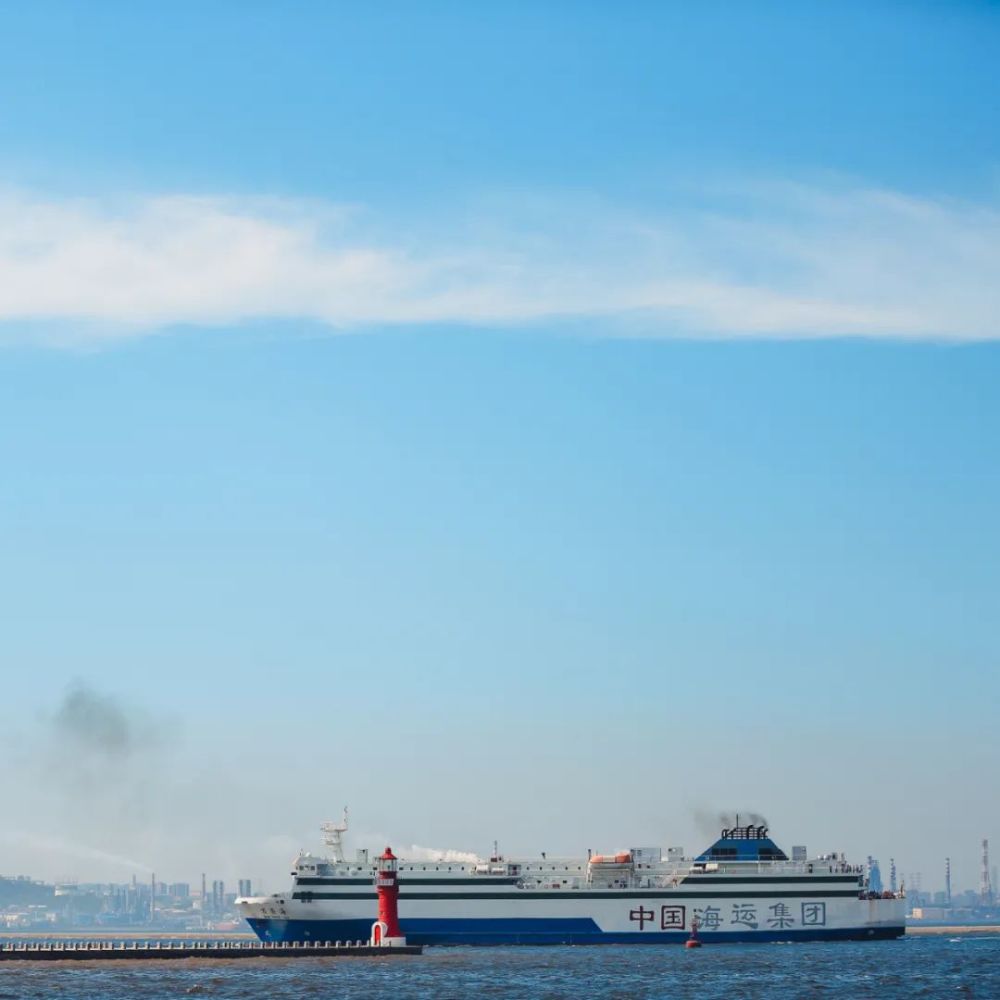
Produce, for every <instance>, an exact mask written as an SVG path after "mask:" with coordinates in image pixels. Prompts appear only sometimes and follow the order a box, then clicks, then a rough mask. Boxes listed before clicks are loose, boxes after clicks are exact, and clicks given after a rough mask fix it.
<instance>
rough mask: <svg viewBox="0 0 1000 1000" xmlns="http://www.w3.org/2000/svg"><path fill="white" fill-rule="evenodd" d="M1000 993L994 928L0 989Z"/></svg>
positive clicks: (440, 951) (425, 958)
mask: <svg viewBox="0 0 1000 1000" xmlns="http://www.w3.org/2000/svg"><path fill="white" fill-rule="evenodd" d="M55 996H59V997H66V998H68V1000H87V998H94V1000H98V998H100V1000H118V998H121V1000H126V998H128V1000H134V998H149V1000H158V998H168V997H169V998H174V997H187V996H201V997H206V998H218V1000H223V998H230V997H231V998H245V997H257V996H259V997H267V998H282V997H288V998H300V997H317V998H325V997H329V998H330V1000H343V998H350V997H379V998H386V1000H390V998H391V1000H395V998H399V1000H405V998H413V997H445V998H451V997H454V998H475V1000H480V998H488V997H538V998H552V1000H556V998H578V997H614V998H623V1000H641V998H645V997H692V998H694V997H697V998H699V1000H744V998H755V997H762V998H763V997H780V998H792V997H796V998H797V997H816V998H824V1000H826V998H830V1000H832V998H852V1000H853V998H859V997H861V998H869V997H871V998H878V1000H895V998H903V997H905V998H907V1000H910V998H914V997H954V998H963V1000H964V998H966V997H980V998H983V1000H998V998H1000V936H990V935H982V936H977V935H969V936H962V937H956V938H949V937H947V936H933V937H907V938H903V939H902V940H899V941H873V942H859V943H853V942H844V941H832V942H827V943H810V944H799V943H796V944H742V945H740V944H725V945H724V944H717V945H712V944H706V945H705V946H704V947H702V948H700V949H685V948H683V947H681V946H679V945H633V946H621V945H606V946H590V947H575V948H570V947H517V948H461V947H459V948H427V949H426V950H425V951H424V954H423V955H422V956H419V957H397V958H391V959H384V958H383V959H370V958H333V959H324V958H299V959H263V958H258V959H238V960H229V961H217V962H211V961H205V960H199V959H185V960H174V961H122V962H100V963H98V962H93V963H86V962H85V963H77V962H58V963H51V964H50V963H46V962H39V963H23V964H21V963H11V964H2V963H0V1000H15V998H16V1000H23V998H30V997H55Z"/></svg>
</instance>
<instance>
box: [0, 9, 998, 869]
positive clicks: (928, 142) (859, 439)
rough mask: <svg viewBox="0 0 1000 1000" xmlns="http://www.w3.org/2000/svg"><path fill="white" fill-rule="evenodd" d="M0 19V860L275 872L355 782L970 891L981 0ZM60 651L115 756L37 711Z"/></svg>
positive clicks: (465, 810) (993, 268) (982, 764)
mask: <svg viewBox="0 0 1000 1000" xmlns="http://www.w3.org/2000/svg"><path fill="white" fill-rule="evenodd" d="M0 29H2V30H0V390H2V391H0V427H2V428H3V430H2V431H0V470H2V474H0V553H2V564H3V567H4V572H3V573H2V574H0V615H2V618H0V626H2V632H0V635H2V640H0V660H2V663H3V665H4V682H5V690H6V694H7V697H6V698H5V699H4V707H2V708H0V718H2V719H3V722H4V726H5V728H6V729H7V733H8V735H7V736H5V742H4V744H3V745H4V746H5V747H6V753H7V754H8V755H9V756H10V759H11V760H13V761H20V762H22V763H24V764H25V769H24V774H25V775H27V777H26V778H25V780H24V781H23V782H21V783H20V784H19V785H15V789H14V791H13V792H12V799H13V801H14V802H15V803H16V804H17V805H18V806H19V808H15V809H13V810H10V811H9V812H8V811H5V818H4V819H3V820H2V821H0V838H2V841H0V843H2V849H3V850H4V851H5V852H6V855H7V861H6V863H5V865H0V867H4V868H10V869H12V870H13V869H23V870H30V871H32V872H34V873H37V874H45V875H49V876H53V875H56V874H66V873H72V874H80V875H84V874H87V873H92V872H97V871H99V872H100V873H102V874H106V875H108V876H110V875H115V874H119V875H120V874H123V873H124V874H128V873H129V870H128V866H127V865H126V866H124V868H123V867H122V865H120V864H118V863H117V862H114V861H113V860H110V861H109V860H108V859H107V858H103V859H102V858H101V857H99V856H98V855H97V854H96V853H95V852H97V851H103V852H104V853H105V854H109V855H115V856H122V857H124V858H128V859H132V861H134V862H135V863H137V864H142V865H149V866H156V867H157V870H158V871H162V872H163V873H164V874H165V875H176V877H191V876H193V875H194V874H196V873H197V872H199V871H200V870H202V868H203V867H206V866H208V867H210V868H211V867H212V866H214V867H215V868H216V869H217V870H218V871H219V872H220V873H223V872H225V873H227V877H235V876H237V875H240V876H242V875H245V874H250V875H253V876H263V877H265V878H266V879H273V880H275V882H280V877H281V873H282V872H283V871H284V867H285V863H286V861H287V858H286V857H285V855H286V854H287V853H288V852H289V851H290V850H292V849H293V848H294V847H297V846H298V845H299V844H300V843H303V844H306V845H307V846H309V845H310V842H313V843H314V842H315V840H317V839H318V838H316V837H314V834H313V832H312V831H313V830H314V828H315V826H316V824H318V822H319V821H320V820H322V819H324V818H327V815H328V814H330V813H333V812H335V811H336V810H337V809H338V808H339V806H340V805H341V803H342V802H343V801H349V802H350V803H351V806H352V808H353V810H354V813H355V817H356V823H357V838H358V842H362V841H363V840H364V839H365V838H366V837H370V838H371V839H373V840H375V839H380V838H382V837H384V836H385V837H391V838H392V839H393V841H394V843H395V842H399V843H402V844H404V846H405V845H407V844H425V845H431V846H440V847H453V848H463V849H471V850H475V849H486V848H488V846H489V844H490V843H491V842H492V839H493V838H494V837H500V838H501V840H502V841H503V840H506V842H507V845H508V847H509V849H511V850H513V849H516V848H519V849H523V850H536V849H537V850H542V849H548V850H550V851H557V850H558V851H570V850H582V849H584V848H586V847H593V848H594V849H603V848H609V849H610V848H613V847H617V846H626V845H627V844H628V843H631V842H638V841H648V842H664V843H665V842H667V841H669V842H671V843H677V842H679V843H683V844H685V846H688V847H690V848H692V849H694V848H697V847H700V846H701V844H700V841H701V839H703V837H704V836H705V831H704V829H703V827H704V823H703V822H702V820H701V819H699V817H701V816H703V815H704V814H705V813H712V812H714V811H719V810H727V809H736V808H744V809H755V810H757V811H759V812H763V813H764V814H766V815H768V816H769V817H770V818H771V821H772V826H773V831H774V833H775V835H776V836H777V838H778V839H779V840H780V841H782V842H785V843H791V842H793V841H794V842H802V841H804V842H807V843H808V844H809V845H810V847H813V848H815V849H817V850H819V849H843V848H846V849H848V850H849V851H850V852H852V853H853V854H854V855H856V856H857V855H860V854H863V853H867V852H869V851H873V852H875V853H877V854H878V855H879V856H880V857H882V858H883V861H885V859H887V858H888V857H889V856H890V855H895V856H896V859H897V862H898V863H899V864H900V867H901V868H902V869H903V870H904V872H909V871H923V872H924V882H925V884H928V883H934V884H936V883H937V882H940V881H941V878H940V877H939V874H940V873H939V871H938V869H942V870H943V862H942V861H941V859H942V858H943V856H944V855H946V854H950V855H951V856H952V858H953V861H954V866H955V870H956V874H957V877H958V878H957V880H958V881H959V882H964V883H965V884H970V885H971V884H973V883H974V880H975V864H976V861H975V857H976V844H977V842H978V839H979V838H980V837H982V836H987V835H992V836H994V837H1000V829H998V827H1000V813H998V811H997V807H996V804H995V802H993V801H992V800H991V799H988V798H987V797H984V796H982V795H981V792H980V789H981V787H982V783H983V778H982V775H983V774H991V773H994V772H995V770H996V767H997V765H998V764H1000V748H998V746H997V741H996V739H995V737H994V735H993V723H994V714H995V712H994V707H993V706H994V705H995V704H996V700H997V696H998V694H1000V691H998V689H997V681H996V671H995V668H996V665H997V660H998V652H1000V647H998V642H997V637H996V628H995V620H996V617H997V611H998V601H1000V571H998V569H997V567H998V566H1000V532H998V529H997V524H996V513H995V512H996V511H997V510H998V509H1000V444H998V442H1000V394H998V392H997V390H996V386H997V384H998V379H1000V346H998V343H997V341H998V333H1000V330H998V328H997V326H996V317H997V316H998V315H1000V312H998V307H1000V295H998V292H997V290H996V287H997V286H998V284H1000V283H998V282H996V280H995V277H996V274H997V272H998V269H1000V211H998V205H997V202H998V176H1000V174H998V163H1000V129H998V128H997V125H996V121H997V111H998V106H997V105H998V88H997V82H996V73H995V66H996V63H997V57H998V55H1000V44H998V43H1000V14H998V12H997V10H996V8H995V7H993V6H992V5H988V4H953V5H949V6H948V7H947V8H945V7H943V6H941V5H930V4H927V5H921V4H906V5H904V4H865V5H860V4H859V5H852V4H843V5H837V6H836V7H834V6H832V5H819V4H795V5H792V4H772V5H754V6H753V8H752V9H751V8H750V7H749V6H746V5H735V4H716V5H712V4H705V5H699V7H698V9H697V10H692V9H690V8H689V7H687V6H682V5H674V6H671V5H658V4H624V5H616V7H615V10H614V11H613V12H612V11H610V9H609V8H607V7H606V5H587V4H560V3H549V4H541V5H535V6H533V7H531V8H529V7H528V5H515V4H504V5H501V4H495V5H493V4H481V5H476V6H475V7H474V8H469V7H468V5H460V4H429V5H424V6H423V7H422V9H421V10H420V11H419V13H418V12H417V11H416V10H415V9H414V8H413V7H412V6H411V5H392V4H384V5H377V6H376V5H360V4H359V5H357V6H355V7H352V6H349V5H335V4H317V5H310V4H298V5H293V6H279V5H268V4H262V3H261V4H224V3H218V4H214V5H211V7H210V8H209V9H207V10H206V9H205V8H204V5H195V4H189V5H188V4H175V5H171V6H170V7H169V9H168V8H165V7H163V6H162V5H153V4H148V5H147V4H114V3H110V2H109V3H104V4H101V5H91V6H89V7H82V6H79V5H70V4H45V3H39V4H34V5H30V6H29V5H22V6H21V7H19V8H16V7H8V8H5V9H4V10H3V12H2V13H0ZM73 683H82V684H83V685H84V686H85V687H86V689H87V690H89V691H91V692H92V693H93V694H94V697H95V698H96V699H97V700H98V703H99V704H101V705H104V707H105V708H108V706H112V707H114V708H115V709H116V710H117V709H120V710H121V711H123V712H125V713H126V714H127V715H128V717H129V718H130V719H132V720H133V729H134V732H133V739H132V741H131V744H130V746H131V747H132V759H129V760H125V761H123V760H110V759H109V760H104V759H103V758H102V757H101V753H102V751H101V748H100V747H96V748H95V747H88V746H77V747H75V749H74V750H73V751H72V752H70V753H68V754H67V753H66V751H65V747H63V746H62V745H61V744H59V743H58V739H57V738H56V736H54V731H53V727H54V725H55V723H54V719H56V718H57V717H58V706H59V704H60V701H61V699H62V698H63V697H64V693H65V692H66V690H67V688H68V686H69V685H71V684H73ZM102 699H103V700H102ZM381 706H385V708H384V710H383V709H382V708H381ZM383 715H384V716H385V718H386V719H387V720H388V722H387V723H386V724H385V725H384V727H383V722H382V720H381V717H382V716H383ZM54 739H55V740H56V742H53V740H54ZM54 751H55V752H54ZM88 755H90V756H89V757H88ZM95 755H96V756H95ZM74 756H76V757H77V758H78V760H77V762H76V763H74V760H73V759H72V758H74ZM39 760H41V761H43V774H42V780H36V779H37V778H38V772H37V767H36V765H35V763H31V764H29V763H27V762H29V761H33V762H37V761H39ZM81 762H82V763H81ZM105 767H106V768H107V769H109V773H113V774H115V775H116V782H115V783H113V784H114V787H113V788H111V789H110V790H109V789H108V788H105V787H102V782H100V781H96V782H94V781H91V780H90V779H92V778H93V777H94V775H95V774H100V773H104V772H103V771H102V768H105ZM77 768H82V770H79V771H78V770H77ZM380 768H382V769H387V770H396V769H399V768H404V769H406V770H407V771H408V772H410V774H409V776H408V778H407V780H406V781H405V782H404V783H403V784H402V786H401V787H398V788H397V790H396V795H395V796H394V798H393V800H392V801H389V802H386V801H384V800H383V799H382V797H381V796H380V795H379V794H377V792H376V791H375V789H373V787H372V774H373V771H378V769H380ZM149 775H155V776H156V777H157V787H158V788H159V790H160V791H159V793H158V794H155V795H153V794H149V793H148V792H142V791H141V789H142V787H143V785H144V784H148V776H149ZM83 779H87V780H86V781H85V780H83ZM81 788H82V789H83V792H81V791H80V789H81ZM122 789H124V790H125V791H124V792H122ZM610 789H615V792H614V793H612V792H610V791H609V790H610ZM81 794H83V795H85V801H86V804H83V803H82V802H81V799H80V796H81ZM234 817H238V819H234ZM110 818H114V822H112V821H111V819H110ZM195 818H196V821H195ZM917 824H920V825H919V830H918V828H917V826H916V825H917ZM39 845H41V846H39ZM81 845H82V846H81ZM74 851H75V852H76V853H75V854H74ZM81 851H82V852H83V853H81ZM88 852H89V853H88Z"/></svg>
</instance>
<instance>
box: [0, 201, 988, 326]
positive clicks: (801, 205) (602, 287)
mask: <svg viewBox="0 0 1000 1000" xmlns="http://www.w3.org/2000/svg"><path fill="white" fill-rule="evenodd" d="M682 194H683V193H682ZM998 278H1000V212H998V211H997V210H996V209H995V208H994V207H993V206H991V205H985V204H970V203H958V202H951V201H944V200H933V199H918V198H913V197H906V196H903V195H900V194H898V193H895V192H891V191H885V190H874V189H869V188H863V187H857V186H853V187H852V186H845V185H843V184H836V183H830V184H826V185H820V184H813V185H805V184H792V183H784V182H782V183H769V184H761V183H758V184H745V185H741V186H736V187H732V186H731V187H729V188H727V189H722V188H719V187H716V188H714V189H707V188H706V189H703V190H701V191H698V192H696V193H692V192H687V193H686V196H684V197H676V192H675V197H674V198H673V207H670V205H669V204H668V206H667V207H664V208H661V209H660V210H659V211H657V212H644V213H638V212H636V211H635V210H630V209H626V208H623V207H621V206H614V205H609V204H608V203H606V202H603V201H599V200H597V199H587V198H581V197H575V198H574V197H562V196H546V197H542V196H537V195H536V196H531V197H528V196H523V197H507V198H503V199H492V200H490V201H487V202H483V203H480V204H479V205H478V206H476V207H474V208H470V209H469V210H468V211H466V212H465V213H464V214H463V215H458V214H457V213H454V212H453V213H451V216H450V218H449V219H448V220H441V219H435V220H434V221H433V223H430V222H426V221H425V222H421V221H420V220H414V219H408V220H396V221H394V222H390V221H386V220H383V219H380V218H378V216H377V213H375V212H374V211H372V210H362V209H359V208H357V207H352V206H347V205H335V204H329V203H318V202H306V201H298V202H296V201H287V200H285V201H279V200H268V199H233V198H225V197H202V196H197V197H196V196H180V195H170V196H155V197H146V198H137V199H130V200H126V201H111V200H105V201H101V200H96V199H89V200H88V199H55V198H45V197H41V196H38V195H28V194H25V193H23V192H22V193H19V192H9V193H7V194H6V195H3V196H0V339H3V340H7V341H11V340H22V341H23V340H28V341H38V340H47V341H54V342H59V343H62V342H67V341H68V342H87V341H89V340H102V339H108V338H124V337H135V336H141V335H143V334H145V333H149V332H152V331H156V330H159V329H163V328H166V327H173V326H178V325H196V326H207V327H211V326H232V325H239V324H242V323H246V322H250V321H254V320H262V319H284V320H305V321H311V322H316V323H320V324H324V325H327V326H329V327H331V328H336V329H345V330H358V329H367V328H374V327H386V326H396V325H417V324H419V325H425V324H463V325H490V326H496V325H512V324H522V325H523V324H533V323H550V322H558V321H561V320H585V321H591V320H592V321H596V322H597V323H598V324H599V327H600V329H601V331H602V332H604V333H606V334H608V335H633V336H636V335H638V336H709V337H747V336H751V337H781V338H805V337H827V336H852V335H854V336H873V337H903V338H915V337H930V338H943V339H960V340H991V339H996V338H998V337H1000V325H998V323H997V320H996V317H997V316H998V315H1000V291H998V289H1000V280H998Z"/></svg>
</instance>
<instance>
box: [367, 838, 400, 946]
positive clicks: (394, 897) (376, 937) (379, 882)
mask: <svg viewBox="0 0 1000 1000" xmlns="http://www.w3.org/2000/svg"><path fill="white" fill-rule="evenodd" d="M375 860H376V861H377V862H378V869H377V871H376V874H375V891H376V892H377V893H378V920H376V921H375V923H374V924H372V937H371V943H372V944H373V945H376V946H380V947H383V948H391V947H392V946H393V945H401V944H406V938H405V937H404V936H403V932H402V931H401V930H400V928H399V881H398V878H397V864H396V862H397V860H398V859H397V858H396V855H395V854H393V853H392V848H391V847H387V848H386V849H385V853H384V854H382V856H381V857H379V858H376V859H375Z"/></svg>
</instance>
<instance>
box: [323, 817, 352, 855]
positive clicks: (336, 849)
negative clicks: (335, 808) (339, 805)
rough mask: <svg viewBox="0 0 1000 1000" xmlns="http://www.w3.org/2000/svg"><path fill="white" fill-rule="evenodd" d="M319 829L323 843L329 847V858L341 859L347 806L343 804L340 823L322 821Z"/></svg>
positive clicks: (345, 830)
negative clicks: (342, 816) (342, 815)
mask: <svg viewBox="0 0 1000 1000" xmlns="http://www.w3.org/2000/svg"><path fill="white" fill-rule="evenodd" d="M320 829H321V830H322V831H323V843H324V844H326V846H327V847H329V848H330V857H331V859H332V860H333V861H343V860H344V834H345V833H347V806H344V818H343V820H342V821H341V822H340V823H324V824H323V825H322V826H321V827H320Z"/></svg>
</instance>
